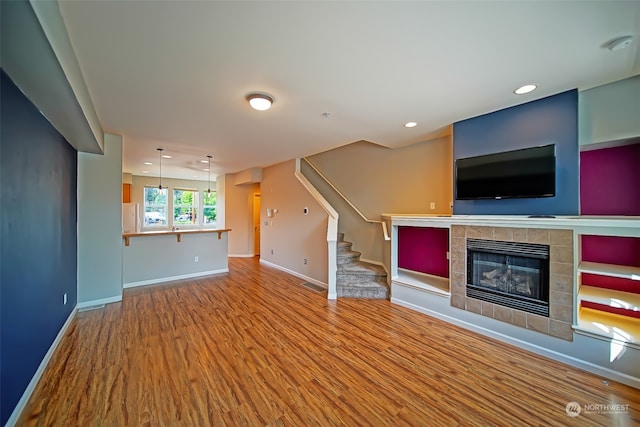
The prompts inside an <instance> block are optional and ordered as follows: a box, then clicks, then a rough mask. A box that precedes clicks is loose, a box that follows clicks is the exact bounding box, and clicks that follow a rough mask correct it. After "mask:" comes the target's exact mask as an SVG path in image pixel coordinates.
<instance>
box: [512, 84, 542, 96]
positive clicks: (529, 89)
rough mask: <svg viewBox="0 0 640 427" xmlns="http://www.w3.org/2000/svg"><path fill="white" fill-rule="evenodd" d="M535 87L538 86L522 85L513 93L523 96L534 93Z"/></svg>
mask: <svg viewBox="0 0 640 427" xmlns="http://www.w3.org/2000/svg"><path fill="white" fill-rule="evenodd" d="M537 87H538V86H536V85H524V86H520V87H519V88H518V89H516V90H514V91H513V93H515V94H516V95H524V94H525V93H529V92H532V91H534V90H535V89H536V88H537Z"/></svg>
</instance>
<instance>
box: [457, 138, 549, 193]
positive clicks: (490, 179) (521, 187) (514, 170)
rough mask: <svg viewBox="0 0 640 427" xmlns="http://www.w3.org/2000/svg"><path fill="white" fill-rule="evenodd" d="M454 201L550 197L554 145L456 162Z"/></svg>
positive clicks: (468, 158)
mask: <svg viewBox="0 0 640 427" xmlns="http://www.w3.org/2000/svg"><path fill="white" fill-rule="evenodd" d="M455 192H456V200H475V199H507V198H523V197H530V198H535V197H553V196H555V195H556V146H555V145H554V144H549V145H544V146H539V147H531V148H524V149H520V150H514V151H504V152H500V153H494V154H487V155H483V156H476V157H467V158H463V159H457V160H456V164H455Z"/></svg>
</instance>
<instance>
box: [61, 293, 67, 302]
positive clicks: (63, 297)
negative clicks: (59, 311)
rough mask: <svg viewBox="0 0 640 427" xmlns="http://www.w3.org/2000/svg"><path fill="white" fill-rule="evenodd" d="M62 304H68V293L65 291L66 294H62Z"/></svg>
mask: <svg viewBox="0 0 640 427" xmlns="http://www.w3.org/2000/svg"><path fill="white" fill-rule="evenodd" d="M62 304H64V305H67V293H66V292H65V293H64V295H62Z"/></svg>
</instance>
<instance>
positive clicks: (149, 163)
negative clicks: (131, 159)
mask: <svg viewBox="0 0 640 427" xmlns="http://www.w3.org/2000/svg"><path fill="white" fill-rule="evenodd" d="M144 164H145V165H147V166H149V165H152V164H153V163H151V162H144Z"/></svg>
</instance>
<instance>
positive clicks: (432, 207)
mask: <svg viewBox="0 0 640 427" xmlns="http://www.w3.org/2000/svg"><path fill="white" fill-rule="evenodd" d="M429 208H430V209H431V210H434V209H435V208H436V202H431V203H430V204H429Z"/></svg>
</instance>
